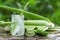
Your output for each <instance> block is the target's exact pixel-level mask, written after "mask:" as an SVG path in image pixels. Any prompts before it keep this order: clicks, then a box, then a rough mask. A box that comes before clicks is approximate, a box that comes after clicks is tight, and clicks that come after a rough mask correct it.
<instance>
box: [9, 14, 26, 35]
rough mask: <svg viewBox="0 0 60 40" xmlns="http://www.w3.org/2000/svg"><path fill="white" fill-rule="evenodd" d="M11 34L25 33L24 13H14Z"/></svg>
mask: <svg viewBox="0 0 60 40" xmlns="http://www.w3.org/2000/svg"><path fill="white" fill-rule="evenodd" d="M11 21H12V23H11V30H10V32H11V35H13V36H23V35H24V31H25V30H24V15H16V14H14V15H12V19H11Z"/></svg>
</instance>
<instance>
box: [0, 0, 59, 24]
mask: <svg viewBox="0 0 60 40" xmlns="http://www.w3.org/2000/svg"><path fill="white" fill-rule="evenodd" d="M27 2H29V5H28V6H27V8H26V9H25V11H29V12H33V13H36V14H38V15H42V16H44V17H46V18H49V19H50V20H51V21H52V22H54V23H55V24H57V25H60V0H0V5H5V6H9V7H14V8H18V9H22V10H23V9H24V6H25V4H26V3H27ZM12 13H15V12H11V11H8V10H6V9H1V8H0V20H3V21H10V16H11V14H12ZM8 15H9V16H8Z"/></svg>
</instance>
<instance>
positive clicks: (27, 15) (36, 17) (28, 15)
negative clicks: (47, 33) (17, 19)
mask: <svg viewBox="0 0 60 40" xmlns="http://www.w3.org/2000/svg"><path fill="white" fill-rule="evenodd" d="M0 8H3V9H6V10H9V11H13V12H16V13H19V14H20V13H21V12H22V11H23V12H24V13H23V14H24V16H25V18H29V19H32V20H41V19H42V20H46V21H49V22H51V21H50V20H49V19H48V18H45V17H43V16H41V15H37V14H34V13H31V12H27V11H24V10H21V9H17V8H12V7H8V6H3V5H0Z"/></svg>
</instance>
